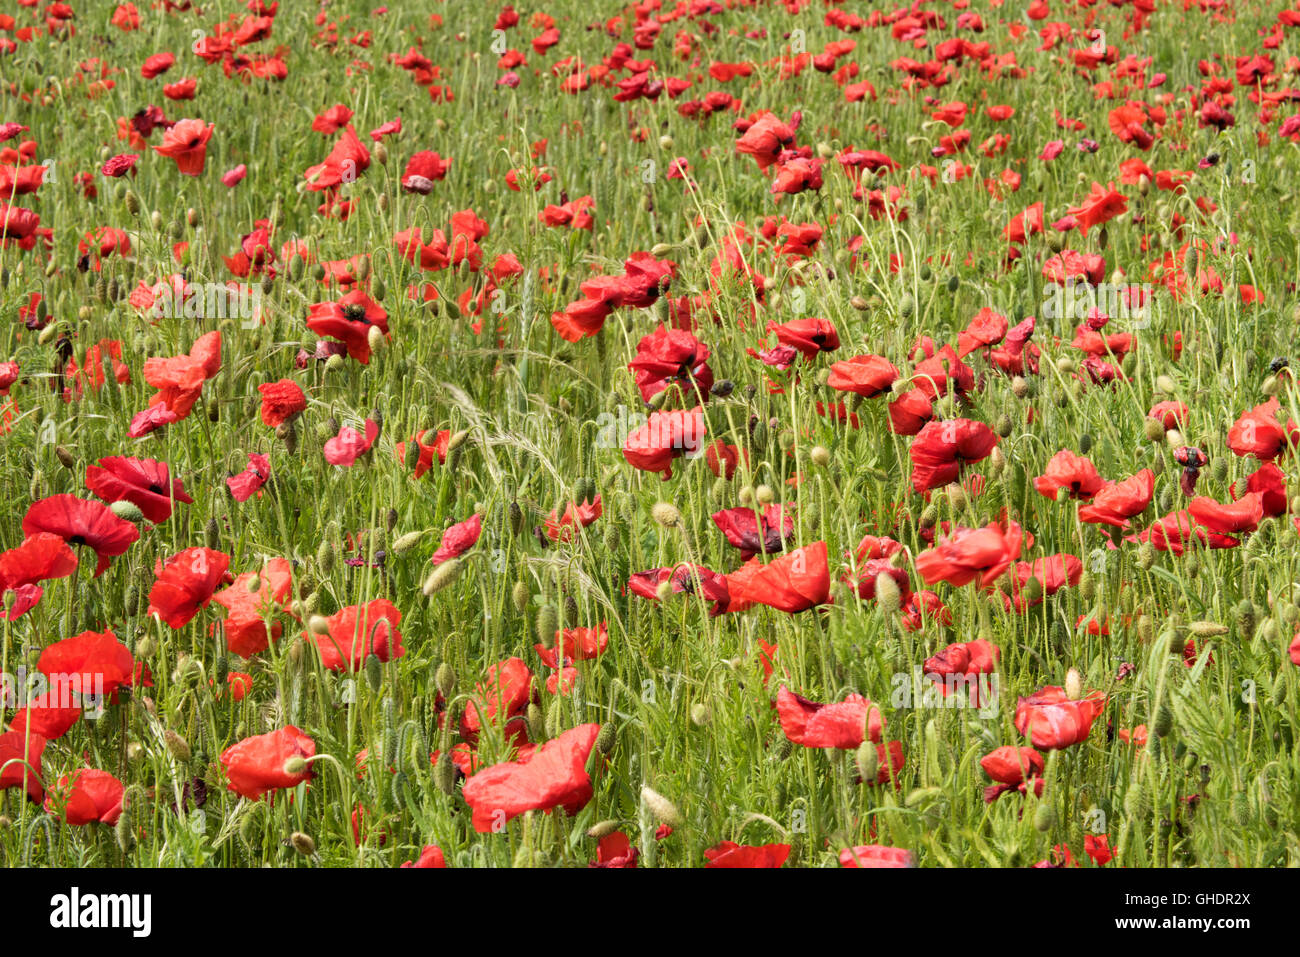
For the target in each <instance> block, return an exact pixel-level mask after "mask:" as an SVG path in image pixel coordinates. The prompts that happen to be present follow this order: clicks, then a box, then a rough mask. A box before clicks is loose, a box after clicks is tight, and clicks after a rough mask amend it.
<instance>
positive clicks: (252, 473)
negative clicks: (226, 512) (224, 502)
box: [226, 452, 271, 502]
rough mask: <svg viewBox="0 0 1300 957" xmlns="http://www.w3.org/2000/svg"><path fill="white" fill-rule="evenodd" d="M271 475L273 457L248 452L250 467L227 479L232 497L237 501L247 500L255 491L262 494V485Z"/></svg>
mask: <svg viewBox="0 0 1300 957" xmlns="http://www.w3.org/2000/svg"><path fill="white" fill-rule="evenodd" d="M270 477H271V459H270V457H269V456H266V455H262V454H261V453H258V452H249V453H248V468H246V469H244V471H242V472H240V473H239V474H238V475H232V476H230V478H228V479H226V487H227V488H229V489H230V495H231V498H233V499H234V500H235V501H236V502H246V501H248V499H249V498H251V497H252V495H253V494H254V493H257V494H258V495H261V494H262V486H263V485H265V484H266V480H267V479H269V478H270Z"/></svg>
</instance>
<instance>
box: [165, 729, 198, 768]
mask: <svg viewBox="0 0 1300 957" xmlns="http://www.w3.org/2000/svg"><path fill="white" fill-rule="evenodd" d="M163 742H164V743H165V744H166V745H167V750H168V751H170V752H171V756H172V757H173V758H175V759H176V760H177V761H179V762H180V763H181V764H189V763H190V757H191V755H190V746H189V744H188V743H187V742H186V741H185V739H184V738H182V737H181V736H180V735H179V734H177V733H176V732H175V731H173V730H171V728H168V729H167V730H166V731H164V732H163Z"/></svg>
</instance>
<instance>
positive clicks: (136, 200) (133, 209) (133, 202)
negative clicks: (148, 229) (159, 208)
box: [124, 190, 141, 216]
mask: <svg viewBox="0 0 1300 957" xmlns="http://www.w3.org/2000/svg"><path fill="white" fill-rule="evenodd" d="M124 201H125V203H126V211H127V212H128V213H130V214H131V215H132V216H139V215H140V208H141V207H140V197H139V196H137V195H136V194H135V193H134V192H133V191H131V190H127V193H126V197H125V200H124Z"/></svg>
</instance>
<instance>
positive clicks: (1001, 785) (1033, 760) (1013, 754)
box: [980, 744, 1044, 804]
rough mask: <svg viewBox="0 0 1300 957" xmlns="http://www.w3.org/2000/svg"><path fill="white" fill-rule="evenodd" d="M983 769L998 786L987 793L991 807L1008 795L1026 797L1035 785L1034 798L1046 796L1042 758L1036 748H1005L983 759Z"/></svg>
mask: <svg viewBox="0 0 1300 957" xmlns="http://www.w3.org/2000/svg"><path fill="white" fill-rule="evenodd" d="M980 767H982V768H983V769H984V773H985V774H987V775H988V776H989V777H990V778H992V779H993V780H994V781H995V782H997V783H996V784H992V785H990V786H989V787H987V788H985V789H984V801H985V802H986V803H988V804H992V803H993V802H994V801H996V800H997V799H998V798H999V797H1001V796H1002V794H1003V793H1004V792H1006V791H1015V790H1019V791H1020V792H1021V793H1022V794H1024V793H1027V791H1028V788H1029V787H1030V786H1031V785H1030V784H1027V783H1026V782H1032V787H1033V788H1034V793H1035V794H1042V792H1043V779H1042V774H1043V768H1044V761H1043V756H1042V755H1041V754H1039V753H1038V752H1037V751H1035V750H1034V749H1033V748H1024V747H1021V748H1017V747H1014V746H1012V745H1009V744H1006V745H1003V746H1002V747H1000V748H995V749H994V750H992V751H990V752H989V753H988V754H986V755H984V757H982V758H980Z"/></svg>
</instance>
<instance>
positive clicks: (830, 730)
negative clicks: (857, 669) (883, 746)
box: [776, 685, 885, 748]
mask: <svg viewBox="0 0 1300 957" xmlns="http://www.w3.org/2000/svg"><path fill="white" fill-rule="evenodd" d="M776 710H777V714H779V715H780V717H781V730H782V731H784V732H785V736H786V737H787V738H789V739H790V740H791V741H792V742H794V743H795V744H802V745H803V746H804V747H807V748H856V747H857V746H858V745H860V744H862V742H863V741H868V740H869V741H871V742H873V743H875V742H878V741H879V740H880V735H881V733H882V732H883V731H884V730H885V719H884V718H883V717H881V714H880V709H879V708H877V707H876V706H875V705H874V704H872V703H871V702H870V701H868V700H867V699H866V698H864V697H862V695H860V694H851V695H849V696H848V697H847V698H845V699H844V700H843V701H840V702H836V703H833V704H818V703H817V702H815V701H809V700H808V699H807V698H804V697H801V696H799V695H797V694H795V693H794V692H793V691H791V690H790V689H789V688H787V687H785V686H784V685H782V686H781V689H780V690H779V691H778V692H777V693H776Z"/></svg>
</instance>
